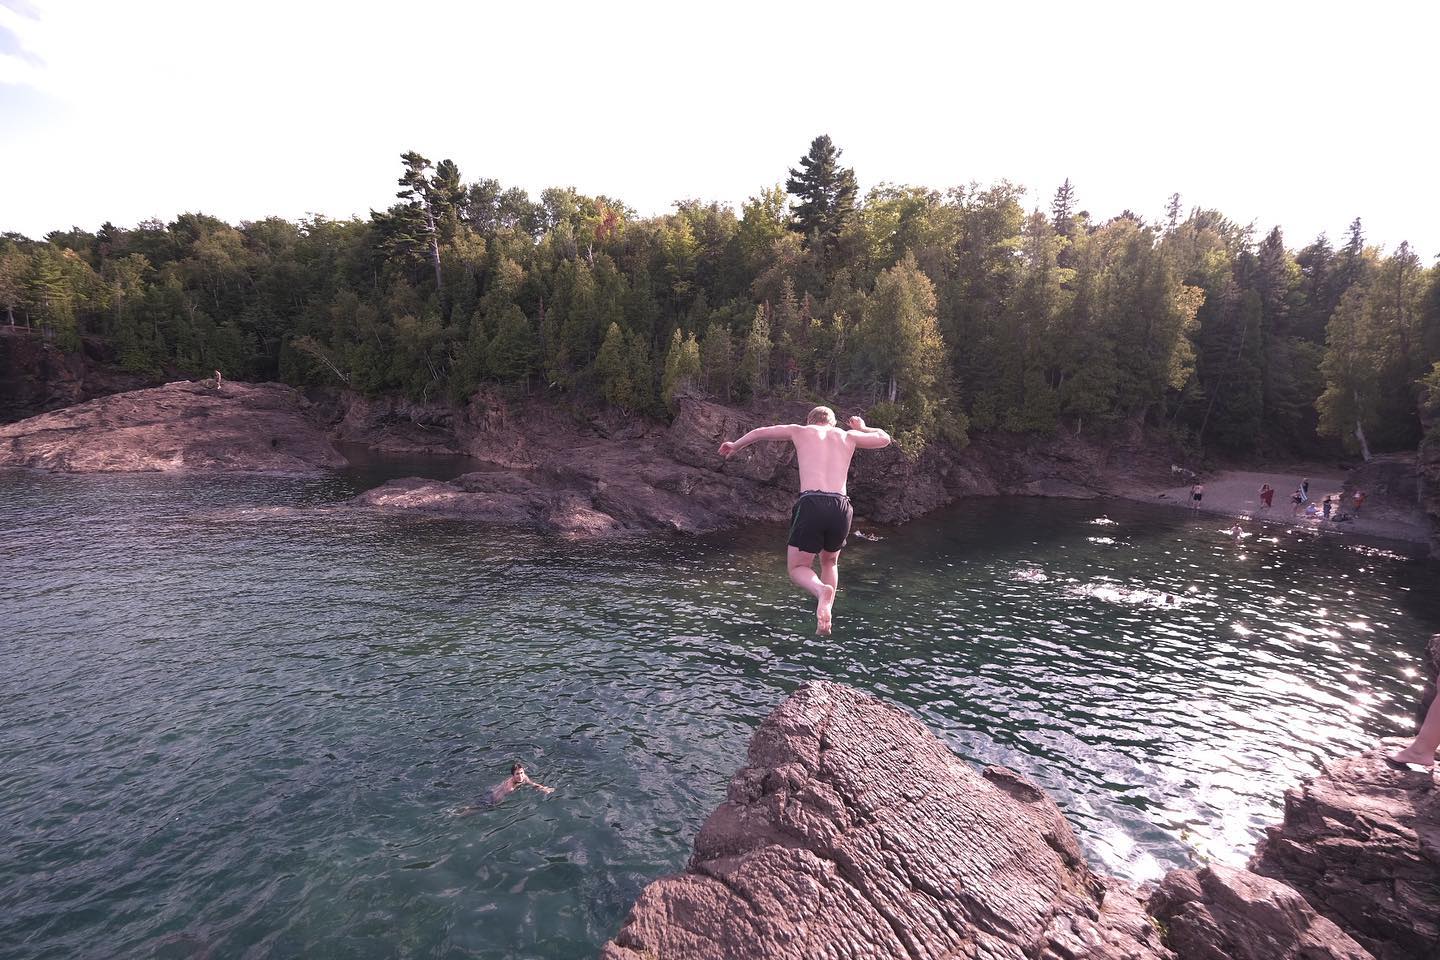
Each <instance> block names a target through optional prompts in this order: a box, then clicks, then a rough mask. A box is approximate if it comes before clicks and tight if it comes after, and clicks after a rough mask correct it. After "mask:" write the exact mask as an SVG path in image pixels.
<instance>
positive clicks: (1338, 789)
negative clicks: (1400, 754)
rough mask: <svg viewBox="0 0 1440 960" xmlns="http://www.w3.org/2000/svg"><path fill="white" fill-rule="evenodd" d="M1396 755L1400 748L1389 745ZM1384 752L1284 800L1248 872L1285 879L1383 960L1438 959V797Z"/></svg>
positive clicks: (1344, 763)
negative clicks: (1281, 813)
mask: <svg viewBox="0 0 1440 960" xmlns="http://www.w3.org/2000/svg"><path fill="white" fill-rule="evenodd" d="M1387 746H1388V747H1389V748H1391V749H1394V748H1395V747H1397V746H1399V743H1398V742H1396V743H1391V744H1388V745H1387ZM1384 749H1385V748H1384V747H1380V748H1376V749H1374V750H1371V751H1369V752H1368V753H1365V754H1362V755H1360V756H1358V757H1349V758H1346V759H1341V760H1333V761H1331V762H1329V763H1327V764H1326V765H1325V767H1324V769H1322V770H1321V772H1320V773H1319V774H1318V775H1316V776H1315V777H1313V778H1311V779H1310V780H1308V781H1307V782H1305V783H1303V784H1301V785H1300V786H1299V787H1296V788H1295V789H1292V790H1287V791H1286V793H1285V819H1284V822H1282V823H1281V824H1280V825H1279V826H1275V827H1271V828H1270V829H1269V830H1268V831H1267V835H1266V837H1265V839H1264V840H1263V841H1262V842H1261V844H1260V848H1259V849H1258V850H1257V852H1256V855H1255V857H1254V859H1253V860H1252V861H1251V864H1250V866H1251V869H1253V870H1254V871H1255V872H1257V873H1260V874H1263V875H1265V876H1268V877H1275V878H1277V879H1280V880H1283V881H1285V882H1286V883H1288V884H1289V885H1290V886H1292V887H1294V888H1295V889H1296V890H1298V891H1300V893H1302V894H1303V895H1304V896H1305V899H1306V900H1308V901H1309V902H1310V904H1311V905H1312V906H1313V907H1314V908H1315V909H1316V910H1317V911H1318V912H1319V913H1321V914H1323V915H1324V916H1326V917H1329V918H1330V919H1331V920H1333V921H1335V923H1336V924H1338V925H1339V926H1340V927H1341V928H1342V929H1344V930H1345V931H1346V932H1347V933H1349V934H1350V935H1351V936H1352V937H1354V938H1355V940H1356V941H1358V942H1359V943H1360V944H1361V945H1362V946H1364V947H1365V948H1366V949H1368V950H1369V951H1370V952H1371V953H1373V954H1374V955H1375V956H1376V957H1378V958H1380V960H1422V958H1424V960H1433V958H1435V957H1440V790H1437V788H1436V784H1435V780H1434V778H1433V776H1432V775H1431V774H1430V773H1428V772H1421V771H1413V770H1402V769H1399V768H1396V767H1394V766H1391V765H1390V764H1388V763H1386V761H1385V757H1384Z"/></svg>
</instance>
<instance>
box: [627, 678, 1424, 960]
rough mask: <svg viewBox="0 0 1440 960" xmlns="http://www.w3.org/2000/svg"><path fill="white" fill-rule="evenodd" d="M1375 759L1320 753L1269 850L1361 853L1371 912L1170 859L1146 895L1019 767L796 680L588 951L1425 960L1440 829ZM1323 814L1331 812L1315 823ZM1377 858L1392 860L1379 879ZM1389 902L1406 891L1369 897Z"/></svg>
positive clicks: (675, 958) (914, 959) (1417, 785)
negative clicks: (1380, 780) (677, 850)
mask: <svg viewBox="0 0 1440 960" xmlns="http://www.w3.org/2000/svg"><path fill="white" fill-rule="evenodd" d="M1373 762H1375V758H1373V757H1372V758H1369V759H1365V758H1362V759H1360V760H1357V761H1354V762H1353V763H1352V764H1351V765H1349V766H1346V765H1344V764H1341V765H1332V768H1327V773H1326V774H1323V775H1322V777H1321V778H1317V780H1316V781H1315V783H1314V784H1310V785H1307V786H1306V787H1304V788H1302V792H1303V793H1305V795H1307V796H1308V795H1311V794H1314V793H1316V792H1322V793H1325V794H1326V795H1328V796H1330V797H1331V798H1332V799H1331V801H1330V805H1329V806H1325V807H1323V808H1318V809H1320V812H1318V813H1316V814H1315V815H1314V816H1307V817H1305V818H1299V817H1297V818H1295V819H1294V820H1293V822H1292V817H1291V816H1290V815H1289V813H1288V811H1287V818H1286V823H1285V825H1284V826H1282V827H1279V828H1277V830H1276V831H1275V832H1273V833H1272V837H1271V839H1270V840H1269V841H1267V848H1266V849H1267V850H1271V849H1275V848H1276V844H1277V843H1279V841H1278V840H1277V837H1284V838H1287V839H1289V840H1292V841H1293V842H1294V843H1295V844H1297V845H1299V846H1296V847H1294V848H1287V849H1294V850H1296V851H1301V850H1302V848H1303V852H1297V853H1296V861H1297V862H1299V863H1303V864H1305V865H1307V867H1308V869H1310V870H1311V871H1312V875H1319V876H1333V874H1331V873H1328V872H1327V871H1325V870H1324V869H1322V868H1323V865H1324V864H1326V863H1333V862H1338V863H1349V864H1352V865H1355V864H1365V866H1363V867H1359V868H1358V869H1357V870H1355V871H1354V872H1353V877H1352V881H1346V882H1353V886H1351V887H1350V888H1349V889H1351V890H1352V891H1355V892H1357V895H1358V896H1359V897H1360V900H1361V901H1363V902H1364V903H1365V904H1368V905H1370V906H1365V907H1362V908H1361V909H1360V910H1359V911H1358V913H1357V911H1356V910H1355V909H1354V907H1353V905H1352V904H1351V901H1347V900H1346V897H1345V896H1344V895H1343V893H1342V891H1343V889H1345V887H1344V884H1341V885H1340V886H1339V887H1336V888H1335V890H1334V892H1335V894H1336V895H1335V896H1334V897H1332V898H1330V899H1326V898H1325V897H1321V896H1317V895H1313V894H1312V893H1310V892H1307V891H1306V890H1305V888H1304V887H1301V888H1298V889H1297V887H1295V886H1291V885H1290V883H1288V882H1286V880H1285V879H1282V878H1280V877H1277V876H1266V875H1260V874H1258V873H1253V872H1251V871H1248V870H1233V869H1229V868H1225V867H1219V866H1214V867H1207V868H1204V869H1202V870H1199V871H1190V870H1175V871H1172V872H1171V873H1170V874H1168V875H1167V876H1166V877H1165V879H1164V881H1163V882H1162V883H1161V884H1160V886H1159V888H1158V889H1157V890H1155V891H1153V893H1152V894H1151V895H1150V897H1149V899H1148V900H1147V901H1143V902H1142V900H1141V895H1140V893H1139V892H1138V891H1136V890H1134V889H1132V888H1130V887H1128V886H1126V885H1124V884H1122V883H1120V882H1118V881H1116V880H1113V879H1110V878H1107V877H1103V876H1099V875H1097V874H1095V873H1094V872H1093V871H1091V870H1090V869H1089V867H1088V866H1087V865H1086V863H1085V860H1084V858H1083V856H1082V855H1081V852H1080V848H1079V845H1078V843H1077V841H1076V838H1075V835H1074V833H1073V832H1072V831H1071V829H1070V826H1069V824H1068V823H1067V822H1066V820H1065V818H1064V817H1063V816H1062V815H1061V813H1060V810H1059V808H1057V807H1056V806H1055V804H1054V803H1053V802H1051V801H1050V799H1049V798H1047V797H1046V796H1045V795H1044V793H1042V792H1041V791H1040V789H1039V788H1038V787H1036V786H1035V785H1034V784H1032V783H1031V782H1029V781H1028V780H1026V779H1025V778H1024V777H1022V776H1020V775H1019V774H1016V773H1014V772H1012V771H1009V770H1006V769H1003V768H998V767H989V768H986V769H984V770H980V771H977V770H975V769H973V768H972V767H971V766H970V765H969V764H967V763H965V762H964V761H962V760H960V759H959V758H958V757H956V756H955V755H954V754H953V753H951V751H950V750H949V749H948V748H947V747H945V745H944V744H942V743H941V742H940V741H939V740H937V739H936V738H935V737H934V736H932V735H931V734H930V733H929V732H928V731H927V730H926V729H925V728H924V727H923V726H922V725H921V724H920V723H919V722H917V721H916V720H915V719H914V718H913V717H911V716H909V715H908V714H906V713H903V712H902V711H900V710H897V709H895V708H892V707H889V706H886V705H885V704H883V703H881V702H880V701H878V700H876V699H874V698H873V697H869V696H867V695H865V694H862V693H859V692H857V691H855V690H852V689H850V688H848V687H844V686H841V685H839V684H835V683H830V682H816V683H810V684H806V685H805V686H804V687H802V688H800V690H798V691H797V692H796V693H795V694H793V695H792V696H791V697H790V698H788V699H787V700H785V701H784V702H783V703H782V704H781V705H780V706H779V707H777V708H776V710H775V711H774V712H773V713H772V714H771V715H770V716H769V717H768V718H767V719H766V720H765V721H764V723H762V724H761V725H760V727H759V728H758V729H757V730H756V732H755V736H754V738H753V739H752V740H751V744H750V750H749V757H748V762H747V764H746V766H745V767H744V768H743V769H742V770H740V772H739V773H737V774H736V775H735V777H734V779H732V780H731V782H730V788H729V794H728V797H727V799H726V801H725V802H724V803H723V804H721V806H720V807H719V808H717V809H716V810H715V812H714V813H713V814H711V816H710V818H709V819H708V820H707V821H706V822H705V825H704V826H703V827H702V828H701V830H700V833H699V834H698V835H697V836H696V838H695V851H694V855H693V856H692V857H691V859H690V863H689V865H688V867H687V868H686V870H685V871H684V872H683V873H680V874H676V875H674V876H670V877H665V878H662V879H660V880H657V881H655V882H654V883H652V884H650V886H649V887H647V888H646V889H645V891H644V892H643V893H642V894H641V896H640V898H639V900H638V901H637V902H636V903H635V906H634V908H633V909H632V910H631V912H630V915H629V916H628V917H627V918H626V920H625V921H624V924H623V925H622V926H621V928H620V930H619V932H618V933H617V934H616V936H615V939H614V940H612V941H611V942H610V943H608V944H606V945H605V947H604V949H603V951H602V957H603V958H604V960H639V958H646V960H711V958H713V960H720V958H727V960H744V958H782V960H790V958H794V960H800V958H812V957H875V958H880V957H896V958H905V960H919V958H935V960H941V958H967V960H981V958H983V960H1367V958H1371V957H1378V958H1381V960H1401V958H1414V960H1421V958H1428V960H1433V958H1435V957H1436V956H1440V954H1437V952H1436V950H1437V941H1436V939H1435V936H1434V929H1433V927H1432V926H1431V925H1430V923H1431V921H1430V919H1429V918H1430V916H1431V914H1429V913H1427V912H1426V911H1428V910H1429V906H1428V905H1429V904H1430V903H1431V901H1430V900H1429V899H1428V897H1429V893H1428V892H1425V893H1416V892H1415V891H1416V890H1420V889H1422V888H1423V889H1424V890H1425V891H1430V890H1433V889H1434V886H1433V885H1434V884H1435V883H1436V882H1437V881H1440V868H1437V866H1436V863H1435V860H1434V858H1433V857H1431V856H1430V854H1428V853H1423V852H1422V848H1423V849H1425V850H1433V849H1435V848H1436V847H1437V840H1440V824H1437V823H1436V821H1434V820H1428V819H1425V818H1426V817H1429V816H1430V815H1431V813H1432V812H1433V811H1431V812H1426V813H1424V814H1423V815H1421V816H1419V817H1418V818H1412V819H1406V815H1405V814H1404V813H1403V811H1404V810H1407V809H1410V806H1408V805H1413V804H1414V803H1416V802H1417V801H1419V800H1421V799H1423V798H1424V797H1426V796H1428V795H1429V794H1428V792H1426V791H1428V790H1429V788H1425V787H1423V786H1422V784H1421V780H1422V779H1423V778H1422V777H1421V775H1419V774H1402V773H1398V772H1397V773H1396V774H1395V776H1396V777H1397V778H1401V777H1411V778H1414V779H1412V780H1403V781H1401V780H1397V781H1395V782H1394V783H1392V784H1391V785H1390V786H1391V787H1392V788H1394V787H1398V788H1399V789H1400V793H1399V794H1396V793H1394V792H1393V791H1392V792H1382V793H1378V794H1377V793H1374V792H1372V791H1373V788H1374V787H1375V786H1376V780H1375V776H1376V771H1375V770H1374V768H1373ZM1361 770H1365V771H1370V772H1366V773H1363V774H1362V773H1360V771H1361ZM1351 775H1353V778H1352V779H1348V780H1347V779H1346V777H1347V776H1351ZM1387 782H1388V781H1387ZM1317 785H1319V786H1317ZM1341 795H1348V796H1349V797H1350V800H1349V801H1343V802H1342V801H1340V800H1338V799H1335V798H1337V797H1339V796H1341ZM1291 805H1294V804H1287V807H1288V806H1291ZM1297 809H1298V807H1297ZM1332 814H1334V815H1338V816H1340V817H1341V820H1340V821H1339V822H1337V823H1334V824H1326V823H1325V822H1324V821H1325V820H1326V818H1327V817H1329V816H1330V815H1332ZM1367 824H1368V825H1369V827H1370V829H1371V830H1373V831H1374V834H1373V835H1372V837H1371V839H1376V838H1379V835H1380V834H1382V833H1385V832H1386V831H1389V832H1390V835H1389V836H1388V837H1387V838H1384V839H1382V843H1381V844H1380V845H1379V846H1377V847H1376V850H1377V852H1376V853H1374V854H1372V853H1369V852H1367V851H1368V850H1369V847H1368V846H1367V845H1368V843H1369V840H1368V839H1362V838H1360V837H1359V836H1358V835H1350V834H1346V833H1345V831H1346V830H1347V829H1350V830H1352V831H1354V830H1363V829H1364V827H1363V826H1362V825H1367ZM1307 831H1308V832H1307ZM1302 834H1303V835H1304V837H1305V839H1301V837H1302ZM1323 838H1329V839H1323ZM1387 843H1388V844H1389V846H1388V847H1387V846H1385V844H1387ZM1327 844H1330V845H1331V846H1327ZM1337 857H1339V858H1340V859H1339V860H1338V861H1337V860H1336V858H1337ZM1427 858H1429V859H1427ZM1257 860H1258V861H1259V862H1260V863H1261V864H1262V865H1263V864H1265V863H1268V862H1269V861H1268V860H1267V859H1266V856H1265V855H1264V854H1262V856H1261V857H1259V858H1257ZM1390 866H1397V867H1399V868H1403V869H1402V872H1400V873H1398V874H1391V875H1389V876H1390V878H1389V879H1388V880H1382V879H1380V878H1381V877H1382V876H1383V875H1384V871H1385V870H1387V869H1389V868H1390ZM1316 871H1318V874H1317V873H1316ZM1282 872H1283V871H1282ZM1297 876H1298V875H1297ZM1367 884H1368V885H1369V889H1368V890H1364V887H1365V886H1366V885H1367ZM1321 886H1322V887H1323V884H1322V885H1321ZM1402 889H1403V891H1404V892H1403V893H1402V892H1401V891H1402ZM1386 896H1391V897H1395V896H1400V897H1401V899H1400V900H1398V901H1396V902H1392V903H1388V904H1387V905H1386V906H1385V907H1384V908H1383V909H1382V908H1380V907H1379V906H1376V905H1378V904H1380V903H1382V902H1384V901H1385V897H1386ZM1372 907H1373V909H1372ZM1317 908H1319V909H1318V910H1317ZM1409 911H1414V913H1413V916H1415V922H1414V923H1413V924H1411V923H1409V922H1408V921H1407V920H1406V919H1405V918H1406V916H1407V912H1409ZM1356 916H1359V917H1362V918H1365V921H1366V923H1367V924H1369V925H1368V926H1366V927H1365V929H1363V930H1362V929H1360V927H1357V926H1356V925H1355V924H1354V923H1352V922H1350V921H1351V920H1353V919H1355V917H1356ZM1371 921H1373V923H1372V922H1371ZM1347 931H1348V932H1347ZM1352 935H1353V936H1352ZM1357 941H1358V942H1357Z"/></svg>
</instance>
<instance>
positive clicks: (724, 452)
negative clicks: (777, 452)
mask: <svg viewBox="0 0 1440 960" xmlns="http://www.w3.org/2000/svg"><path fill="white" fill-rule="evenodd" d="M799 429H802V428H801V427H800V425H799V424H796V423H779V424H776V425H775V426H773V427H756V428H755V429H754V430H751V431H750V432H749V433H747V434H745V436H743V437H741V438H740V439H739V440H734V441H726V442H725V443H722V444H720V456H722V457H728V456H730V455H731V454H733V453H734V452H735V451H736V450H743V449H745V448H746V447H748V446H750V444H752V443H755V442H756V441H757V440H789V439H790V436H791V434H792V433H794V432H795V431H796V430H799Z"/></svg>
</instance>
